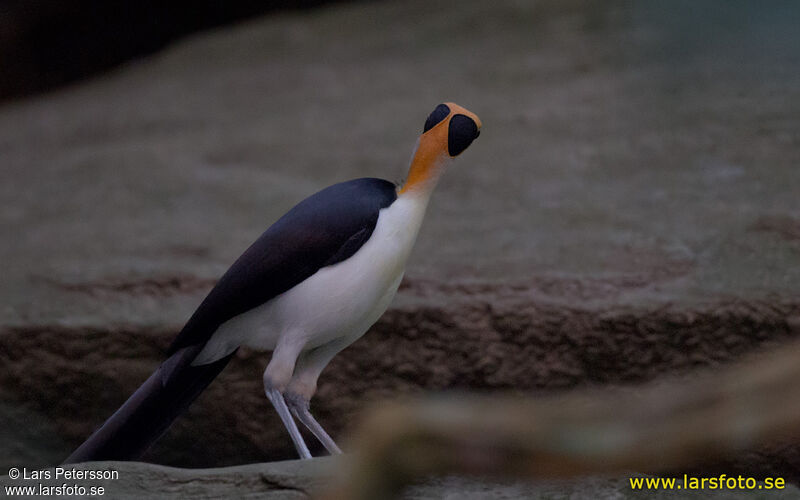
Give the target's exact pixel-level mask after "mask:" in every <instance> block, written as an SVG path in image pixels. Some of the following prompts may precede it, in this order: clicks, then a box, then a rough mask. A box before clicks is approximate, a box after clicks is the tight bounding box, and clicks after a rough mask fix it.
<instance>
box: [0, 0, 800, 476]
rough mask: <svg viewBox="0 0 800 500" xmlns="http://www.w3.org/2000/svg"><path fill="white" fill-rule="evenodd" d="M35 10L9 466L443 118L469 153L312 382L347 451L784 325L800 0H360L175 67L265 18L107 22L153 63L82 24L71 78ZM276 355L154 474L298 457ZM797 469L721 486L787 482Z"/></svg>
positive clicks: (796, 270) (18, 104) (622, 380)
mask: <svg viewBox="0 0 800 500" xmlns="http://www.w3.org/2000/svg"><path fill="white" fill-rule="evenodd" d="M41 4H42V6H41V7H40V6H38V4H30V3H19V4H16V3H9V4H7V5H6V6H5V7H3V8H4V9H5V10H4V11H3V16H2V19H3V21H2V23H1V24H0V26H3V29H2V30H0V33H2V36H0V39H2V40H12V41H15V42H14V43H17V44H19V45H7V44H5V43H2V44H0V47H3V48H2V49H0V55H2V58H1V59H0V61H2V64H3V69H4V70H3V71H0V74H2V75H3V77H0V81H2V87H1V88H2V96H3V98H5V101H4V102H3V103H2V104H1V105H0V176H2V177H0V201H1V203H0V238H2V242H3V244H2V246H0V259H2V262H3V273H2V278H1V279H0V328H1V330H0V432H2V433H4V434H3V435H2V437H3V438H4V439H2V440H0V443H2V444H1V445H0V446H2V449H0V462H2V463H1V464H0V469H1V468H2V467H8V466H12V465H19V464H20V463H27V464H30V466H36V465H46V464H54V463H56V462H58V461H59V460H60V459H62V458H63V457H65V456H66V455H67V454H68V453H69V452H70V451H71V449H72V448H73V447H74V446H76V445H77V444H79V443H80V442H81V441H82V440H83V439H84V438H85V437H86V436H87V435H88V434H89V433H90V432H91V431H92V430H93V429H94V428H95V427H96V426H98V425H99V424H100V423H102V421H103V420H104V419H105V418H106V417H107V416H108V415H109V414H110V413H111V412H112V411H113V410H114V409H116V408H117V406H118V405H119V404H121V403H122V402H123V401H124V400H125V399H126V398H127V396H128V395H129V394H130V393H131V392H132V391H133V390H134V389H135V388H136V387H137V386H138V384H139V383H140V382H141V381H143V380H144V379H145V378H146V377H147V375H149V373H150V372H151V371H152V370H153V369H155V367H156V366H157V365H158V363H159V362H160V360H161V359H162V357H163V351H164V349H165V348H166V346H167V345H168V344H169V342H170V340H171V338H172V336H173V335H174V334H175V333H176V332H177V331H178V330H179V329H180V327H181V326H182V324H183V322H184V321H185V320H186V319H187V318H188V316H189V315H190V314H191V312H192V311H193V310H194V308H195V307H196V306H197V304H198V303H199V302H200V300H202V298H203V296H204V294H205V293H206V292H207V290H208V289H209V288H210V287H211V286H212V285H213V283H214V281H215V279H216V278H217V277H218V276H219V275H220V274H221V273H222V272H223V271H224V270H225V269H226V268H227V266H228V265H230V263H231V262H232V261H233V260H234V259H235V258H236V257H237V256H238V255H239V254H240V253H241V251H242V250H243V249H244V248H246V247H247V245H249V243H250V242H251V241H253V240H254V239H255V238H256V237H257V236H258V235H259V234H260V233H261V231H263V230H264V229H265V228H266V227H267V226H268V225H269V224H270V223H271V222H273V221H274V220H275V219H276V218H277V217H278V216H280V215H281V214H282V213H283V212H285V211H286V210H287V209H288V208H290V207H291V206H292V205H293V204H294V203H296V202H297V201H299V200H300V199H302V198H303V197H305V196H307V195H309V194H310V193H312V192H314V191H316V190H318V189H321V188H322V187H325V186H327V185H329V184H331V183H334V182H337V181H340V180H345V179H348V178H353V177H360V176H376V177H385V178H388V179H392V180H398V181H399V180H401V179H402V177H403V175H404V174H405V169H406V166H407V162H408V158H409V156H410V154H411V150H412V147H413V145H414V139H415V138H416V136H417V135H418V134H419V133H420V132H421V129H422V124H423V122H424V120H425V117H426V116H427V114H428V113H429V112H430V110H431V109H433V107H434V106H435V105H436V104H438V103H439V102H442V101H445V100H452V101H455V102H458V103H460V104H463V105H465V106H467V107H468V108H470V109H471V110H473V111H475V112H476V113H477V114H478V115H479V116H480V117H481V119H482V120H483V123H484V127H483V130H482V134H481V137H480V140H478V141H476V143H475V144H474V145H473V147H471V148H470V150H469V151H468V152H467V153H466V154H465V155H464V156H463V157H462V158H460V159H459V161H458V162H456V163H455V164H454V166H453V168H452V169H451V171H450V172H448V173H447V175H446V176H445V178H444V179H443V181H442V183H441V184H440V187H439V190H438V192H437V194H436V196H435V197H434V200H433V202H432V204H431V207H430V209H429V214H428V218H427V220H426V223H425V225H424V226H423V229H422V232H421V234H420V238H419V241H418V244H417V247H416V250H415V252H414V254H413V256H412V259H411V262H410V265H409V268H408V271H407V275H406V280H405V281H404V284H403V285H402V287H401V291H400V293H399V295H398V298H397V299H396V301H395V303H394V305H393V306H392V307H391V308H390V310H389V311H388V312H387V314H386V315H385V316H384V317H383V318H382V319H381V320H380V321H379V322H378V324H376V326H375V327H374V328H373V329H372V330H371V331H370V332H369V333H368V334H367V335H366V336H365V337H364V338H362V339H361V340H359V341H358V342H356V343H355V344H354V345H353V346H352V347H350V348H349V349H347V350H346V351H344V352H343V353H342V354H340V355H339V356H338V357H337V358H336V359H335V360H334V361H333V362H332V364H331V365H330V367H329V368H328V369H327V370H326V371H325V373H324V374H323V377H322V379H321V384H320V388H319V393H318V396H317V397H316V398H315V400H314V401H313V403H312V404H313V407H314V408H315V410H316V413H317V415H318V416H319V417H320V420H321V421H322V423H323V425H325V426H326V427H327V428H329V429H330V430H332V431H333V432H334V434H336V435H341V433H342V432H343V431H344V430H346V429H347V428H348V426H349V425H352V423H353V422H354V417H355V416H356V415H358V414H359V412H360V410H361V409H363V408H364V407H365V405H367V404H368V403H369V402H371V401H375V400H379V399H381V398H387V397H388V398H391V397H396V396H397V395H398V394H404V393H411V392H417V391H422V390H444V389H469V390H479V391H494V390H511V391H518V392H519V393H520V394H534V395H536V394H544V393H548V392H552V391H561V390H567V389H571V388H575V387H579V386H595V385H596V386H600V385H624V386H626V387H633V388H635V385H636V384H637V383H640V382H643V381H647V380H651V379H654V378H658V377H664V376H673V377H685V379H686V380H687V383H691V380H692V377H693V373H695V370H697V369H702V368H713V367H715V366H718V365H719V364H722V363H726V362H729V361H731V360H734V359H738V358H740V357H742V356H744V355H747V354H749V353H752V352H754V351H758V350H761V349H763V348H764V347H766V346H773V345H776V344H778V343H780V342H781V341H784V340H786V339H788V338H791V337H796V336H798V334H800V300H799V299H798V292H799V291H800V266H799V265H798V264H799V263H800V202H798V199H800V198H799V197H798V193H800V169H798V168H797V166H798V164H800V132H799V131H800V118H799V117H800V43H798V42H800V34H799V33H798V32H797V30H796V26H797V25H798V24H797V23H798V21H800V17H799V16H798V13H799V9H798V8H797V7H795V4H793V3H791V2H766V3H759V4H754V3H749V2H722V1H719V2H689V1H679V2H670V3H668V4H665V3H662V2H657V1H647V2H626V1H616V2H599V1H598V2H593V1H577V0H576V1H567V2H560V1H540V2H519V1H500V2H492V3H487V2H479V1H472V0H469V1H458V2H455V1H454V2H436V3H430V2H424V1H402V2H401V1H386V2H379V3H348V4H341V5H334V6H325V7H320V8H317V9H311V10H302V11H291V12H280V13H273V14H270V15H269V16H267V17H261V18H253V19H251V20H248V21H246V22H241V23H240V24H237V25H233V26H226V27H217V28H215V29H214V30H212V31H206V32H202V33H199V34H195V35H192V36H188V37H184V38H182V39H180V40H178V41H175V42H174V43H171V44H169V46H167V47H166V48H164V49H163V50H161V51H157V50H158V49H160V48H162V47H165V46H166V45H167V42H168V41H170V40H175V39H176V37H177V36H178V35H181V34H186V33H188V32H189V31H191V30H194V29H197V28H202V27H209V26H217V25H220V24H221V23H223V22H225V21H229V20H234V19H243V18H244V17H246V16H248V15H251V14H255V13H257V11H258V12H263V11H261V10H259V9H260V8H259V9H256V8H255V7H254V6H253V5H252V4H247V2H242V3H241V4H239V3H237V4H235V5H241V6H242V7H241V8H242V10H241V11H238V10H236V9H238V8H239V7H235V8H232V9H231V11H230V12H228V11H226V12H225V13H224V14H219V15H217V14H216V13H213V14H209V15H208V16H207V18H203V16H202V15H201V12H202V11H203V9H206V8H207V9H211V7H207V6H206V7H198V9H197V11H195V10H193V9H191V8H185V7H184V8H179V9H178V8H176V9H177V10H175V12H172V13H171V14H167V13H164V12H162V11H146V10H143V11H141V12H148V14H147V15H145V14H141V13H140V14H137V15H133V14H131V15H126V16H122V18H120V17H119V12H125V10H124V9H120V10H114V15H115V16H117V17H116V18H117V19H120V21H118V22H121V23H122V25H123V26H128V27H129V29H130V30H131V32H133V31H136V30H143V31H137V33H138V32H141V33H148V34H147V35H146V36H145V39H146V40H147V41H148V43H150V45H149V46H148V47H149V48H147V47H145V48H142V47H143V46H142V45H137V48H136V50H133V49H130V48H126V49H125V50H123V49H122V48H119V49H118V48H115V47H112V46H111V45H113V43H111V42H107V40H108V38H102V37H101V36H99V35H96V34H95V35H91V36H90V33H92V31H91V30H88V31H86V30H80V29H78V27H79V24H80V23H74V30H73V31H69V33H71V34H72V35H74V40H73V41H72V42H71V44H66V45H60V46H59V47H60V50H63V53H64V54H67V55H68V56H69V57H67V58H66V59H64V58H59V57H52V58H51V56H50V55H47V56H42V57H41V58H38V59H37V57H38V56H34V55H30V54H28V53H26V52H25V51H24V50H22V49H19V50H12V49H9V48H8V47H12V46H18V47H25V46H27V47H29V49H28V50H34V49H33V48H30V47H35V46H36V44H35V43H29V42H26V41H25V40H26V39H25V36H33V37H34V38H36V37H37V36H40V35H25V36H23V35H20V34H19V33H31V32H33V33H39V32H37V31H36V30H34V31H30V30H28V28H25V26H29V24H26V23H29V21H25V20H24V19H34V20H35V22H34V21H30V23H33V24H34V25H36V26H51V25H48V24H37V23H42V22H44V21H42V19H39V16H40V14H41V17H42V18H45V17H46V16H45V14H44V13H45V12H47V13H48V14H47V16H53V14H49V13H50V12H55V11H53V10H52V9H53V8H54V7H53V5H54V4H53V5H50V4H48V3H46V2H41ZM73 5H78V3H76V4H73ZM146 6H147V4H141V6H139V7H136V8H137V9H140V8H141V9H146V8H148V7H146ZM130 8H133V7H130ZM153 8H155V7H153ZM76 12H77V11H76ZM81 12H85V10H82V11H81ZM209 12H212V11H209ZM7 13H11V14H10V15H7ZM95 14H96V15H97V16H98V19H100V18H101V17H102V16H101V15H100V13H98V12H95ZM70 15H71V14H70ZM15 16H16V17H15ZM20 16H22V17H20ZM25 16H29V17H25ZM137 16H139V17H137ZM171 16H172V17H171ZM177 18H180V20H179V21H176V20H175V19H177ZM200 18H203V19H200ZM9 19H10V20H11V21H10V22H9V21H8V20H9ZM20 19H23V20H22V21H20ZM50 19H51V21H50V22H54V23H55V25H57V26H59V27H60V28H59V29H65V28H63V26H68V25H70V23H69V22H68V20H69V19H73V18H72V17H69V16H68V15H67V14H66V13H65V14H63V15H58V16H55V17H51V18H50ZM52 19H55V20H56V21H57V22H56V21H52ZM101 24H102V23H101ZM8 26H11V28H8ZM15 26H17V27H18V26H22V28H15ZM110 26H111V25H109V26H107V27H106V29H108V30H109V31H113V30H110ZM147 26H151V28H152V26H157V27H158V30H159V31H158V32H159V33H160V34H159V35H155V34H153V33H154V31H152V29H155V28H152V29H151V31H148V30H147ZM37 29H39V30H44V31H45V32H47V33H48V34H50V35H52V37H53V38H52V39H58V37H57V35H59V33H60V32H59V31H58V30H57V29H55V28H53V29H45V28H37ZM15 30H16V31H15ZM26 30H28V31H26ZM9 33H10V34H9ZM114 33H116V34H117V35H119V36H122V35H120V34H119V32H118V31H114ZM72 35H71V36H72ZM59 36H61V35H59ZM65 36H66V35H65ZM131 36H133V35H131ZM82 37H85V39H84V38H82ZM66 38H67V39H69V38H70V36H66ZM36 39H38V38H36ZM45 39H47V36H44V35H41V40H45ZM20 40H22V41H20ZM104 41H105V42H104ZM26 43H29V44H28V45H26ZM41 43H44V42H43V41H42V42H41ZM114 43H122V42H120V41H117V42H114ZM56 45H58V44H56ZM134 45H135V44H134ZM83 51H87V52H86V53H85V54H84V52H83ZM95 51H96V53H95ZM106 51H108V52H109V53H113V56H112V55H103V54H105V52H106ZM81 54H83V55H81ZM143 54H148V55H147V56H146V57H140V58H137V59H132V60H128V62H126V63H125V64H124V65H119V64H118V63H119V62H121V61H123V60H126V58H127V57H130V56H132V55H140V56H141V55H143ZM62 59H63V61H64V64H67V62H68V61H67V60H70V61H71V62H69V65H70V68H71V69H69V70H67V69H63V68H62V69H59V65H58V64H57V63H54V62H53V61H58V60H62ZM111 66H113V69H112V70H111V71H108V72H102V73H101V72H97V71H99V70H100V69H103V68H108V67H111ZM50 72H52V74H51V73H50ZM86 74H91V75H92V76H91V77H90V78H88V79H86V80H82V81H80V82H77V80H76V79H77V78H78V77H79V76H82V75H86ZM10 75H11V76H10ZM13 75H19V76H13ZM26 75H27V76H26ZM48 75H49V76H48ZM53 75H56V76H53ZM67 81H72V82H73V83H72V84H70V85H69V86H65V87H55V85H56V84H59V83H63V82H67ZM44 89H48V91H47V92H40V93H37V94H32V92H34V91H37V92H38V91H42V90H44ZM22 94H26V95H28V97H25V98H17V99H12V97H14V96H19V95H22ZM267 360H268V354H263V353H254V352H248V351H244V352H241V354H240V356H239V359H237V360H235V361H234V362H233V363H232V364H231V366H230V367H229V368H228V369H227V370H226V371H225V372H224V373H223V374H222V376H221V377H220V378H219V379H218V380H217V381H216V382H215V383H214V384H213V385H212V386H211V387H210V388H209V390H208V391H207V392H206V393H204V394H203V396H201V398H200V399H199V400H198V401H197V402H196V404H195V405H194V406H193V407H192V408H191V410H190V411H189V413H188V414H187V415H186V416H184V417H182V418H181V419H179V420H178V421H177V422H176V424H175V425H174V426H173V428H172V429H171V430H170V431H169V432H168V434H167V435H166V436H165V437H164V439H162V441H160V442H159V443H158V444H157V445H156V446H155V447H154V448H153V449H152V450H151V452H150V453H149V455H148V456H147V460H148V461H152V462H155V463H161V464H169V465H178V466H191V467H200V466H203V467H207V466H221V465H232V464H243V463H249V462H255V461H265V460H274V459H280V458H291V457H293V456H294V453H293V451H292V446H291V443H290V441H289V439H288V437H287V436H286V435H285V431H283V430H282V427H281V426H280V423H279V420H278V418H277V417H276V416H275V415H274V412H273V411H272V410H271V408H270V406H269V404H268V402H267V401H266V399H265V398H264V396H263V391H262V387H261V373H262V371H263V369H264V367H265V366H266V362H267ZM199 436H200V437H201V438H198V437H199ZM797 450H798V448H797V447H796V445H794V444H793V443H785V444H782V445H780V446H776V447H773V448H770V449H764V450H754V452H753V453H752V454H750V455H748V456H744V457H741V458H740V460H738V461H737V462H736V463H734V464H716V465H709V470H711V469H713V468H714V467H720V468H722V469H723V470H724V471H726V472H728V473H730V471H732V470H741V471H746V472H750V473H754V472H755V473H762V474H772V475H785V476H787V477H791V478H793V479H795V480H797V479H799V478H800V474H798V472H797V471H798V470H800V454H798V451H797Z"/></svg>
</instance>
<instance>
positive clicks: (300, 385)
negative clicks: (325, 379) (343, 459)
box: [285, 337, 355, 455]
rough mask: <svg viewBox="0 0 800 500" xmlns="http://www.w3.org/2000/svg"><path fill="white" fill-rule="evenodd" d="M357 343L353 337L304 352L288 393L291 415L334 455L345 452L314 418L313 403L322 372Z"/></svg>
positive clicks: (287, 399)
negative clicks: (342, 351) (340, 353)
mask: <svg viewBox="0 0 800 500" xmlns="http://www.w3.org/2000/svg"><path fill="white" fill-rule="evenodd" d="M353 340H355V339H354V338H350V337H345V338H339V339H336V340H334V341H331V342H329V343H327V344H323V345H321V346H319V347H317V348H315V349H311V350H310V351H306V352H304V353H303V354H302V355H301V356H300V358H299V359H298V360H297V366H296V367H295V370H294V375H293V376H292V380H291V381H290V382H289V386H288V387H287V390H286V392H285V396H286V403H287V405H288V406H289V409H290V410H291V412H292V413H293V414H294V416H295V417H297V420H299V421H300V422H302V423H303V424H304V425H305V426H306V427H308V430H310V431H311V433H312V434H314V436H316V438H317V439H318V440H319V442H320V443H322V445H323V446H324V447H325V449H326V450H328V453H330V454H331V455H338V454H341V453H342V450H341V449H340V448H339V447H338V446H337V445H336V443H335V442H334V441H333V439H331V437H330V435H329V434H328V433H327V432H325V429H323V428H322V426H321V425H320V424H319V422H317V420H316V419H315V418H314V417H313V415H311V412H310V411H309V401H310V400H311V397H312V396H313V395H314V393H315V392H316V391H317V379H318V378H319V375H320V374H321V373H322V370H323V369H324V368H325V367H326V366H327V365H328V363H329V362H330V361H331V359H333V357H334V356H335V355H336V354H337V353H338V352H339V351H341V350H342V349H344V348H345V347H347V346H348V345H350V343H352V342H353Z"/></svg>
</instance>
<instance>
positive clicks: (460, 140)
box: [400, 102, 481, 193]
mask: <svg viewBox="0 0 800 500" xmlns="http://www.w3.org/2000/svg"><path fill="white" fill-rule="evenodd" d="M480 133H481V120H480V118H478V115H476V114H475V113H473V112H472V111H469V110H468V109H466V108H463V107H461V106H459V105H458V104H456V103H453V102H446V103H444V104H439V105H438V106H436V109H434V110H433V112H431V114H430V115H428V119H427V120H425V126H424V127H423V129H422V135H421V136H420V137H419V143H418V145H417V150H416V151H415V152H414V158H413V159H412V160H411V168H410V170H409V173H408V179H407V180H406V182H405V184H404V185H403V187H402V189H401V190H400V192H401V193H403V192H406V191H415V190H420V189H421V188H425V187H427V186H431V185H433V184H435V181H436V179H438V177H439V173H440V171H441V168H442V167H443V166H444V165H445V164H446V163H447V160H448V159H452V158H455V157H456V156H458V155H460V154H461V153H463V152H464V150H465V149H467V147H469V145H470V144H472V141H474V140H475V139H477V137H478V136H479V135H480Z"/></svg>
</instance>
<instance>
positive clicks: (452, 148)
mask: <svg viewBox="0 0 800 500" xmlns="http://www.w3.org/2000/svg"><path fill="white" fill-rule="evenodd" d="M480 133H481V132H480V130H478V125H477V124H476V123H475V121H474V120H473V119H472V118H470V117H469V116H467V115H455V116H453V117H452V118H450V130H449V131H448V133H447V150H448V152H449V153H450V156H458V155H459V154H461V153H462V152H463V151H464V150H465V149H467V147H468V146H469V145H470V144H472V141H474V140H475V139H476V138H477V137H478V136H479V135H480Z"/></svg>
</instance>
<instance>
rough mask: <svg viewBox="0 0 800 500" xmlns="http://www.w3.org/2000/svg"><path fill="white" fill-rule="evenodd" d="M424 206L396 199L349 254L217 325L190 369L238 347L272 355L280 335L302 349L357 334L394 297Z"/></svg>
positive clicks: (420, 200)
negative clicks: (365, 240) (259, 304)
mask: <svg viewBox="0 0 800 500" xmlns="http://www.w3.org/2000/svg"><path fill="white" fill-rule="evenodd" d="M426 205H427V199H425V198H417V197H405V196H401V197H399V198H398V199H397V200H395V202H394V203H392V204H391V205H389V206H388V207H386V208H384V209H382V210H381V211H380V214H379V216H378V221H377V224H376V225H375V229H374V231H373V232H372V235H371V236H370V238H369V240H367V242H366V243H364V245H363V246H362V247H361V248H359V249H358V251H356V253H355V254H353V255H352V256H351V257H350V258H348V259H346V260H344V261H342V262H339V263H337V264H335V265H332V266H328V267H324V268H322V269H320V270H319V271H317V272H316V273H315V274H313V275H312V276H311V277H309V278H308V279H306V280H305V281H303V282H301V283H300V284H298V285H296V286H295V287H293V288H291V289H290V290H288V291H287V292H285V293H283V294H281V295H279V296H277V297H275V298H274V299H272V300H270V301H269V302H266V303H265V304H263V305H261V306H259V307H256V308H254V309H251V310H250V311H248V312H246V313H244V314H241V315H239V316H236V317H235V318H232V319H230V320H228V321H227V322H225V323H223V324H222V326H220V327H219V328H218V329H217V331H216V332H215V333H214V335H213V336H212V337H211V339H210V340H209V341H208V343H207V344H206V346H205V348H204V349H203V351H202V352H201V353H200V354H199V355H198V357H197V358H196V359H195V361H194V363H193V364H205V363H209V362H212V361H215V360H217V359H219V358H221V357H223V356H226V355H228V354H230V353H231V352H233V350H234V349H236V348H237V347H238V346H240V345H247V346H250V347H253V348H256V349H263V350H273V349H274V348H275V346H276V345H277V343H278V341H279V340H280V339H281V337H282V336H284V335H291V336H292V338H293V341H300V342H302V343H303V344H305V347H304V350H305V349H312V348H314V347H318V346H320V345H322V344H325V343H327V342H330V341H332V340H335V339H338V338H341V337H352V339H353V340H355V339H357V338H358V337H360V336H361V335H363V334H364V332H366V331H367V329H368V328H369V327H370V326H372V324H373V323H375V321H377V320H378V318H379V317H380V316H381V315H382V314H383V312H384V311H385V310H386V308H387V307H388V306H389V303H390V302H391V300H392V298H394V295H395V292H396V291H397V287H398V286H399V285H400V281H401V279H402V277H403V272H404V270H405V264H406V260H407V259H408V256H409V254H410V253H411V249H412V247H413V246H414V241H415V240H416V237H417V232H418V230H419V227H420V224H421V223H422V218H423V216H424V214H425V206H426Z"/></svg>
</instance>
